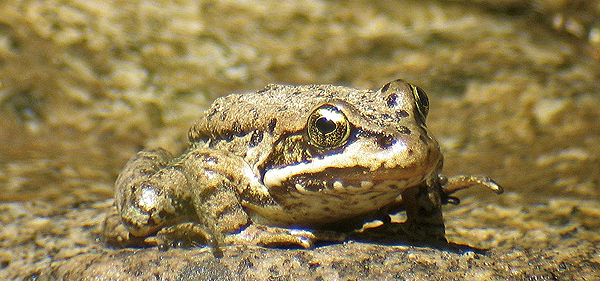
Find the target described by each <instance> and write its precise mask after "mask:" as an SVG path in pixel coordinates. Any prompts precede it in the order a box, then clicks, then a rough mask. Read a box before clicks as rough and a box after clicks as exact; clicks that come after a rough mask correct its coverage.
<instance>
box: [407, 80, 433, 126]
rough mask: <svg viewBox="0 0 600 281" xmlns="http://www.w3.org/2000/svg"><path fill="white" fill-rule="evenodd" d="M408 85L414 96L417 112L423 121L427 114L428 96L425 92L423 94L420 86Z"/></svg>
mask: <svg viewBox="0 0 600 281" xmlns="http://www.w3.org/2000/svg"><path fill="white" fill-rule="evenodd" d="M410 87H411V88H412V92H413V95H414V96H415V100H416V102H417V109H418V110H419V114H420V115H421V117H422V118H423V121H425V119H427V114H429V98H427V94H425V91H423V90H421V88H419V87H417V86H413V85H410Z"/></svg>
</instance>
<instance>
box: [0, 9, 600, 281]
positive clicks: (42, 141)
mask: <svg viewBox="0 0 600 281" xmlns="http://www.w3.org/2000/svg"><path fill="white" fill-rule="evenodd" d="M599 3H600V2H598V1H576V0H573V1H553V0H545V1H511V0H506V1H491V0H490V1H487V0H473V1H461V0H453V1H450V0H449V1H409V0H404V1H384V0H380V1H366V0H365V1H352V2H347V3H346V2H344V3H341V2H340V3H338V2H330V1H317V0H310V1H273V2H270V1H249V2H248V1H247V2H243V1H239V2H238V1H196V0H182V1H177V2H172V1H160V0H138V1H101V0H91V1H65V0H7V1H2V3H0V15H2V16H0V112H2V113H1V114H2V116H3V118H1V119H0V126H1V127H2V128H3V129H2V130H1V131H0V191H1V192H0V202H1V203H0V222H1V225H2V227H1V228H0V279H2V280H5V279H16V280H21V279H28V280H54V279H65V280H73V279H92V278H94V279H98V280H116V279H120V280H123V279H127V278H131V279H142V278H143V279H148V278H155V279H159V280H177V279H197V280H203V279H205V280H210V279H223V280H254V279H267V278H271V279H277V280H280V279H321V280H323V279H326V280H335V279H338V280H353V279H354V280H356V279H361V280H363V279H391V278H398V279H402V278H404V279H439V280H456V279H467V280H472V279H477V280H480V279H488V280H505V279H517V280H531V279H550V280H553V279H561V280H562V279H567V280H591V279H598V278H600V250H598V249H599V248H600V235H599V234H598V233H600V146H599V145H598V143H600V127H599V126H598V125H597V120H600V88H599V87H598V81H600V60H599V58H600V55H599V54H600V51H599V50H600V47H599V46H600V43H599V41H600V39H598V37H599V36H598V35H597V34H600V31H599V30H600V23H598V20H597V19H598V18H600V4H599ZM395 78H403V79H405V80H407V81H410V82H411V83H414V84H416V85H419V86H420V87H422V88H423V89H425V91H427V93H428V94H429V97H430V101H431V112H430V117H429V120H428V124H429V127H430V130H431V132H432V133H433V134H434V135H435V136H436V138H437V139H438V140H439V141H440V144H441V145H442V149H443V151H444V154H445V157H446V162H445V173H446V174H447V175H454V174H458V173H470V174H486V175H489V176H491V177H493V178H494V179H496V180H497V181H498V182H500V183H502V184H503V185H504V187H505V189H506V190H507V192H506V193H505V194H503V195H500V196H495V195H493V194H490V193H488V192H487V191H486V190H483V189H482V190H472V191H469V192H466V191H463V192H461V193H459V194H457V195H458V197H460V198H461V200H462V202H461V204H460V205H459V206H446V207H444V216H445V220H446V225H447V238H448V240H449V241H450V242H451V244H450V245H449V246H448V247H445V248H436V247H425V246H416V245H409V244H407V243H404V242H402V241H397V242H384V241H356V240H350V241H348V242H345V243H341V244H331V245H322V246H319V247H317V248H315V249H310V250H301V249H267V248H258V247H241V246H228V247H225V249H224V256H223V257H222V258H220V259H216V258H214V257H213V256H212V254H211V253H210V251H208V250H207V249H205V248H202V247H199V248H193V249H178V248H171V249H167V250H164V251H160V250H158V249H156V248H146V249H133V248H132V249H111V248H109V247H107V246H106V245H105V244H104V243H102V241H101V240H100V239H99V238H98V234H99V232H100V229H101V224H102V221H103V219H104V215H105V213H106V211H107V210H108V208H110V205H111V204H112V199H110V198H111V197H112V184H113V182H114V179H115V178H116V176H117V174H118V172H119V170H120V169H121V168H122V166H123V165H124V163H125V162H126V161H127V159H128V158H129V157H131V156H132V155H133V154H134V153H135V152H136V151H137V150H139V149H141V148H143V147H157V146H161V147H164V148H166V149H169V150H171V151H174V152H175V151H178V150H180V149H182V147H183V146H184V144H185V141H186V139H185V137H186V132H187V128H188V127H189V126H190V124H191V123H192V122H193V120H194V119H195V118H196V116H197V115H198V112H199V111H201V110H202V109H203V108H205V107H206V106H207V104H209V103H210V101H211V100H212V99H213V98H214V97H217V96H220V95H224V94H227V93H229V92H233V91H248V90H256V89H260V88H262V87H264V85H266V84H268V83H287V84H307V83H333V84H341V85H347V86H353V87H366V88H376V87H377V86H379V85H381V84H382V83H384V82H386V81H390V80H392V79H395Z"/></svg>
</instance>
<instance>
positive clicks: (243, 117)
mask: <svg viewBox="0 0 600 281" xmlns="http://www.w3.org/2000/svg"><path fill="white" fill-rule="evenodd" d="M368 93H372V92H371V91H367V90H357V89H352V88H348V87H343V86H333V85H304V86H290V85H277V84H270V85H267V86H266V87H265V88H264V89H262V90H259V91H257V92H254V93H244V94H230V95H228V96H225V97H221V98H219V99H217V100H215V102H214V103H213V104H212V105H211V107H210V108H209V109H208V110H207V111H206V112H204V114H203V115H202V116H201V117H200V118H199V119H198V120H197V121H196V122H195V123H194V125H193V126H192V128H191V129H190V132H189V138H190V141H192V142H194V141H198V140H202V139H223V138H227V137H228V136H240V135H245V134H248V133H250V132H253V131H261V132H267V133H268V134H270V135H273V136H277V135H281V134H284V133H286V132H292V131H298V130H301V129H302V127H303V126H304V123H305V120H304V119H303V118H302V117H303V116H306V115H307V114H309V113H310V111H311V110H313V109H314V107H315V106H316V105H318V104H320V103H323V101H324V100H331V99H334V98H335V99H342V100H346V99H348V98H349V97H351V96H356V95H357V94H363V96H364V95H365V94H368ZM284 124H285V125H284Z"/></svg>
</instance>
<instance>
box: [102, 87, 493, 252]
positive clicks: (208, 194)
mask: <svg viewBox="0 0 600 281" xmlns="http://www.w3.org/2000/svg"><path fill="white" fill-rule="evenodd" d="M428 113H429V99H428V97H427V94H426V93H425V92H424V91H423V90H422V89H421V88H419V87H417V86H414V85H412V84H410V83H407V82H405V81H403V80H401V79H398V80H394V81H391V82H389V83H386V84H384V85H383V86H382V87H380V88H379V89H377V90H361V89H354V88H350V87H344V86H334V85H329V84H324V85H319V84H314V85H302V86H293V85H279V84H269V85H267V86H266V87H265V88H264V89H262V90H259V91H256V92H251V93H242V94H236V93H234V94H229V95H227V96H224V97H221V98H218V99H216V100H215V101H214V103H213V104H212V105H211V106H210V107H209V108H208V109H207V110H206V111H205V112H204V113H203V114H202V115H201V116H200V117H199V119H197V121H195V123H194V124H193V125H192V126H191V128H190V129H189V132H188V139H189V144H188V146H187V148H186V149H185V150H184V151H183V152H182V153H181V154H180V155H177V156H175V155H173V154H171V153H170V152H168V151H166V150H164V149H161V148H157V149H149V150H142V151H140V152H139V153H137V155H136V156H135V157H133V158H132V159H131V160H129V162H128V163H127V164H126V165H125V167H124V168H123V170H122V172H121V173H120V174H119V176H118V178H117V180H116V182H115V201H114V202H115V203H114V208H113V211H112V213H111V214H109V215H108V217H107V218H106V220H105V223H104V230H103V233H104V236H105V237H106V239H107V241H110V242H111V243H113V244H119V245H139V244H143V245H157V246H159V247H169V246H173V245H200V244H203V245H209V246H211V247H212V248H213V249H218V248H219V247H221V246H222V245H227V244H247V245H259V246H282V245H289V246H300V247H304V248H310V247H313V246H314V245H315V243H316V242H319V241H344V239H346V237H347V233H349V232H352V231H356V230H357V228H359V227H360V226H361V225H364V223H365V222H366V221H369V220H380V221H382V223H383V224H385V225H391V224H394V225H395V226H399V227H400V229H401V231H402V232H403V233H404V234H405V235H406V236H407V237H409V239H414V240H423V239H427V240H433V241H438V240H443V241H445V225H444V221H443V216H442V208H441V207H442V205H444V204H458V202H459V200H458V198H456V197H454V196H452V194H454V193H455V192H456V191H458V190H462V189H465V188H469V187H471V186H476V185H480V186H484V187H487V188H489V189H491V190H492V191H494V192H495V193H498V194H500V193H502V192H503V188H502V187H501V186H500V185H498V184H497V183H496V182H495V181H493V180H492V179H490V178H488V177H485V176H474V175H458V176H454V177H450V178H446V177H445V176H443V175H442V174H441V170H442V167H443V155H442V152H441V148H440V145H439V144H438V142H437V141H436V139H435V138H434V137H433V135H432V134H431V132H430V131H429V130H428V128H427V125H426V122H425V121H426V118H427V116H428ZM400 211H405V212H406V217H407V218H406V221H405V222H401V223H396V222H392V221H391V219H390V214H391V213H392V212H400Z"/></svg>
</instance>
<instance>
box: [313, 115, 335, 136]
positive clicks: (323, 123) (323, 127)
mask: <svg viewBox="0 0 600 281" xmlns="http://www.w3.org/2000/svg"><path fill="white" fill-rule="evenodd" d="M315 125H316V126H317V129H318V130H319V131H320V132H321V133H323V134H324V135H326V134H329V133H331V132H333V131H334V130H335V122H333V121H331V120H329V119H327V118H325V117H321V118H319V119H317V122H315Z"/></svg>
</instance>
